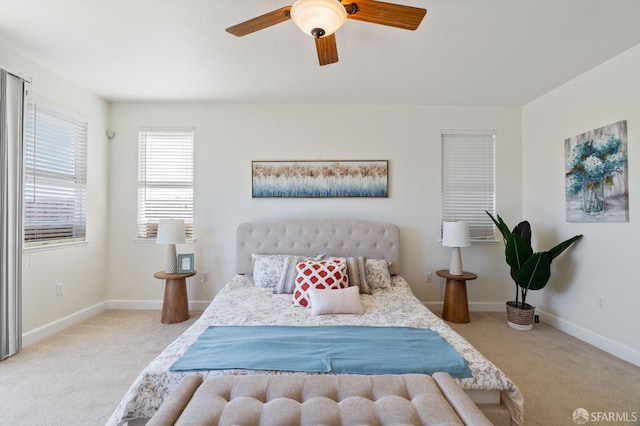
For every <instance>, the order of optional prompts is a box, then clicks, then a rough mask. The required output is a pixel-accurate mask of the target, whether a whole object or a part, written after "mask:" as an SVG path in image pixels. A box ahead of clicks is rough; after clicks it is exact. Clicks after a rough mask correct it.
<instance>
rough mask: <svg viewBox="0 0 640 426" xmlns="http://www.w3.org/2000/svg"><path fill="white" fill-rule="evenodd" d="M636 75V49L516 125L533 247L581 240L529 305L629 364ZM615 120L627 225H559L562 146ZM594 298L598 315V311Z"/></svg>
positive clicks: (639, 58)
mask: <svg viewBox="0 0 640 426" xmlns="http://www.w3.org/2000/svg"><path fill="white" fill-rule="evenodd" d="M639 75H640V45H639V46H636V47H634V48H632V49H630V50H629V51H627V52H625V53H623V54H621V55H619V56H618V57H616V58H614V59H612V60H610V61H608V62H606V63H604V64H602V65H601V66H598V67H596V68H594V69H593V70H590V71H589V72H587V73H585V74H584V75H582V76H580V77H578V78H576V79H575V80H572V81H571V82H569V83H567V84H565V85H563V86H562V87H559V88H558V89H556V90H554V91H552V92H550V93H548V94H546V95H545V96H542V97H541V98H539V99H537V100H536V101H534V102H531V103H530V104H528V105H526V106H525V107H524V108H523V120H522V122H523V125H522V126H523V196H524V204H523V211H524V217H526V218H527V219H529V220H530V221H531V222H532V228H533V230H534V233H535V234H536V237H537V238H538V239H539V243H540V244H539V245H540V247H541V248H545V249H546V248H549V247H551V246H552V245H553V244H554V243H556V242H559V241H560V240H561V239H564V238H566V237H569V236H571V235H574V234H578V233H581V234H584V238H583V239H582V240H581V241H580V242H579V243H578V244H577V245H576V246H575V247H574V249H573V250H571V252H568V253H566V254H564V255H562V257H561V258H558V259H557V260H555V261H554V273H553V276H552V279H551V280H550V283H549V285H548V286H547V287H546V288H545V289H544V290H542V291H540V292H537V293H536V294H535V295H534V296H533V297H532V302H534V304H535V305H536V306H537V307H538V308H539V309H542V310H543V311H544V312H545V313H547V314H548V315H545V319H546V320H547V321H549V322H551V323H553V324H555V325H557V326H558V327H559V328H561V329H563V330H565V331H568V332H569V333H572V334H574V335H576V336H578V337H580V338H582V339H583V340H586V341H588V342H591V343H592V344H595V345H596V346H599V347H601V348H603V349H605V350H608V351H610V352H612V353H614V354H616V355H618V356H620V357H622V358H625V359H627V360H630V361H632V362H634V363H635V364H637V365H640V333H638V332H637V326H638V324H640V309H638V303H637V301H638V300H640V285H638V284H639V283H640V279H639V278H638V274H637V271H636V270H635V262H636V261H637V257H638V256H637V252H638V248H637V246H638V243H640V238H639V236H640V222H639V219H640V214H639V210H638V205H639V204H640V187H639V186H638V182H640V173H639V170H640V149H639V142H640V79H638V76H639ZM620 120H627V125H628V134H627V137H628V170H629V175H628V181H629V206H630V215H629V222H625V223H568V222H566V221H565V202H564V173H565V170H564V145H563V142H564V140H565V139H566V138H568V137H571V136H575V135H578V134H581V133H584V132H586V131H589V130H592V129H595V128H599V127H602V126H606V125H608V124H612V123H615V122H617V121H620ZM514 220H515V218H514ZM536 230H537V232H535V231H536ZM600 298H603V301H604V309H600V308H599V307H598V300H599V299H600Z"/></svg>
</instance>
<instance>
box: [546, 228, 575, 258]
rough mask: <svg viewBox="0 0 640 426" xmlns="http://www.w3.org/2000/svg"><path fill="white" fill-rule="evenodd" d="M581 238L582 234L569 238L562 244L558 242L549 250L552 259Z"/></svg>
mask: <svg viewBox="0 0 640 426" xmlns="http://www.w3.org/2000/svg"><path fill="white" fill-rule="evenodd" d="M580 238H582V234H580V235H576V236H574V237H572V238H569V239H568V240H566V241H563V242H561V243H560V244H558V245H557V246H555V247H553V248H552V249H551V250H549V251H548V253H549V257H550V258H551V260H553V259H555V258H556V257H558V255H559V254H560V253H562V252H563V251H565V250H566V249H568V248H569V246H570V245H571V244H573V243H575V242H576V241H578V240H579V239H580Z"/></svg>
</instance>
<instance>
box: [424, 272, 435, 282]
mask: <svg viewBox="0 0 640 426" xmlns="http://www.w3.org/2000/svg"><path fill="white" fill-rule="evenodd" d="M425 279H426V281H427V282H428V283H430V282H431V281H433V274H432V273H431V272H427V275H426V277H425Z"/></svg>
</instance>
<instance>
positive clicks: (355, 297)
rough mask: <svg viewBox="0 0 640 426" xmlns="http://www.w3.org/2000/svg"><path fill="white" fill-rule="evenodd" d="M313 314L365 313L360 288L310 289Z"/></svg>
mask: <svg viewBox="0 0 640 426" xmlns="http://www.w3.org/2000/svg"><path fill="white" fill-rule="evenodd" d="M308 293H309V299H310V301H311V315H327V314H358V315H362V314H364V306H362V301H361V300H360V289H358V287H355V286H351V287H347V288H343V289H339V290H318V289H315V288H313V289H309V291H308Z"/></svg>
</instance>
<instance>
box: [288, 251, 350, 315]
mask: <svg viewBox="0 0 640 426" xmlns="http://www.w3.org/2000/svg"><path fill="white" fill-rule="evenodd" d="M296 271H297V274H296V288H295V289H294V290H293V305H294V306H310V304H311V300H310V298H309V293H308V292H309V289H312V288H317V289H319V290H323V289H325V290H335V289H339V288H347V287H349V277H348V275H347V265H346V264H345V263H344V261H342V260H341V259H332V260H320V261H314V260H308V261H306V262H300V263H298V264H296Z"/></svg>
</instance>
